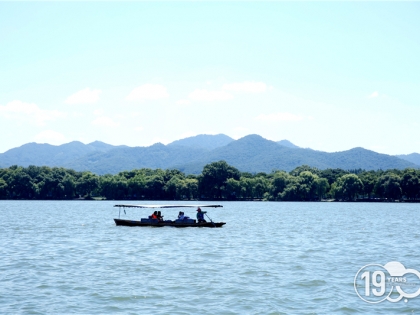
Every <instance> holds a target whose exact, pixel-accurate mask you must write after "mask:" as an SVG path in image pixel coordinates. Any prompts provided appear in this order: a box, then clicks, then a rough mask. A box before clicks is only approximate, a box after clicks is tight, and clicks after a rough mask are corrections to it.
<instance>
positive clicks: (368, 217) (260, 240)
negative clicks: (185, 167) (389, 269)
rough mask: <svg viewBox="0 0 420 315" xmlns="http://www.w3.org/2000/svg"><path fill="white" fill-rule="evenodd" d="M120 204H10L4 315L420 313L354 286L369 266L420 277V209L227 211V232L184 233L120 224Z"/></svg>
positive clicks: (4, 242)
mask: <svg viewBox="0 0 420 315" xmlns="http://www.w3.org/2000/svg"><path fill="white" fill-rule="evenodd" d="M116 203H118V202H115V201H113V202H109V201H51V202H49V201H1V202H0V213H1V218H2V222H1V225H0V241H1V247H0V313H1V314H116V313H117V314H118V313H120V314H359V313H365V314H419V313H420V296H419V297H415V298H409V299H402V300H401V301H399V302H396V303H392V302H389V301H387V300H385V301H383V302H381V303H377V304H370V303H367V302H365V301H363V300H362V299H361V298H360V297H359V296H358V295H357V294H356V292H355V289H354V277H355V275H356V273H357V272H358V270H359V269H360V268H362V267H363V266H364V265H367V264H379V265H385V264H386V263H388V262H391V261H398V262H401V263H402V264H403V265H404V266H405V267H406V268H409V269H416V270H419V271H420V249H419V246H420V229H419V224H420V211H419V210H420V205H419V204H391V203H381V204H375V203H371V204H369V203H297V202H296V203H287V202H283V203H275V202H272V203H269V202H222V203H221V204H222V205H223V206H224V208H221V209H220V208H219V209H211V210H209V212H208V215H209V216H210V217H211V218H212V219H213V220H214V221H223V222H227V224H226V225H225V226H224V227H223V228H220V229H210V228H184V229H177V228H171V227H164V228H150V227H120V226H115V224H114V221H113V218H115V217H118V209H117V208H113V205H114V204H116ZM124 203H129V202H127V201H125V202H124ZM133 203H136V202H133ZM137 203H142V204H144V203H162V204H167V202H137ZM183 203H185V202H183ZM195 203H196V202H195ZM193 204H194V203H193ZM149 212H150V213H151V212H152V211H149V209H128V210H127V215H122V216H121V218H129V219H139V218H140V217H146V216H147V215H148V214H150V213H149ZM177 212H178V210H177V209H173V210H165V211H163V215H165V219H172V218H175V216H176V214H177ZM185 213H186V214H187V215H188V214H189V215H191V216H192V215H195V211H194V210H188V209H187V210H186V211H185ZM397 296H398V295H397ZM405 300H407V301H405Z"/></svg>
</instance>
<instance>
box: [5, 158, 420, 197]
mask: <svg viewBox="0 0 420 315" xmlns="http://www.w3.org/2000/svg"><path fill="white" fill-rule="evenodd" d="M95 197H98V198H106V199H111V200H118V199H120V200H122V199H128V200H142V199H147V200H191V199H208V200H209V199H220V200H255V199H258V200H272V201H315V200H321V199H335V200H339V201H354V200H356V199H363V198H367V199H371V198H380V200H406V201H411V200H419V199H420V170H416V169H405V170H403V171H400V170H387V171H382V170H380V171H363V170H353V171H344V170H340V169H327V170H318V169H316V168H313V167H309V166H306V165H302V166H300V167H297V168H295V169H294V170H292V171H291V172H289V173H286V172H284V171H273V172H271V173H269V174H266V173H258V174H251V173H247V172H243V173H241V172H240V171H239V170H238V169H236V168H234V167H232V166H230V165H228V164H227V163H226V162H225V161H219V162H214V163H210V164H208V165H206V166H205V167H204V169H203V172H202V174H200V175H198V176H195V175H188V176H186V175H185V174H184V173H182V172H180V171H178V170H162V169H155V170H152V169H139V170H132V171H124V172H120V173H118V174H116V175H110V174H107V175H103V176H98V175H95V174H93V173H91V172H76V171H74V170H69V169H63V168H57V167H53V168H50V167H45V166H44V167H37V166H29V167H27V168H23V167H19V166H11V167H9V168H5V169H0V199H42V200H48V199H74V198H95Z"/></svg>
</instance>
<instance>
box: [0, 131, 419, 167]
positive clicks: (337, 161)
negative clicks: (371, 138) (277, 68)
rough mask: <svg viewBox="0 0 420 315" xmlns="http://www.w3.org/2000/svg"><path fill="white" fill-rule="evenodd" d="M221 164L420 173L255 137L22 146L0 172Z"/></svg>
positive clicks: (362, 153) (379, 159)
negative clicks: (142, 143)
mask: <svg viewBox="0 0 420 315" xmlns="http://www.w3.org/2000/svg"><path fill="white" fill-rule="evenodd" d="M220 160H225V161H226V162H227V163H228V164H230V165H232V166H235V167H236V168H238V169H239V170H241V171H243V172H244V171H246V172H252V173H257V172H271V171H273V170H285V171H291V170H292V169H294V168H296V167H298V166H301V165H304V164H306V165H309V166H312V167H317V168H319V169H326V168H341V169H344V170H348V169H359V168H360V169H366V170H377V169H384V170H385V169H393V168H396V169H404V168H407V167H411V168H420V154H418V153H413V154H410V155H399V156H391V155H387V154H380V153H377V152H374V151H370V150H366V149H364V148H353V149H350V150H347V151H342V152H333V153H328V152H322V151H317V150H313V149H309V148H305V149H304V148H300V147H298V146H296V145H294V144H293V143H291V142H290V141H288V140H281V141H278V142H275V141H271V140H267V139H264V138H263V137H261V136H259V135H248V136H245V137H243V138H241V139H238V140H234V139H232V138H230V137H228V136H226V135H224V134H219V135H198V136H194V137H189V138H185V139H181V140H177V141H174V142H172V143H170V144H168V145H163V144H162V143H156V144H154V145H151V146H149V147H128V146H113V145H110V144H106V143H104V142H100V141H95V142H92V143H89V144H83V143H82V142H78V141H73V142H70V143H66V144H63V145H59V146H54V145H50V144H37V143H27V144H24V145H22V146H20V147H18V148H13V149H10V150H8V151H6V152H4V153H2V154H0V167H1V168H5V167H9V166H11V165H20V166H25V167H26V166H29V165H37V166H50V167H54V166H56V167H65V168H71V169H74V170H77V171H91V172H93V173H96V174H100V175H101V174H107V173H109V174H116V173H118V172H120V171H124V170H132V169H139V168H153V169H154V168H162V169H168V168H174V169H179V170H181V171H183V172H185V173H186V174H199V173H201V172H202V170H203V167H204V166H205V165H206V164H208V163H211V162H214V161H220Z"/></svg>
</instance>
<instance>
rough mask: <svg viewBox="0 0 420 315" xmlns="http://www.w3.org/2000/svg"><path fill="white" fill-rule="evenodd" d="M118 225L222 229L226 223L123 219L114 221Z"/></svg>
mask: <svg viewBox="0 0 420 315" xmlns="http://www.w3.org/2000/svg"><path fill="white" fill-rule="evenodd" d="M114 221H115V224H116V225H123V226H152V227H164V226H172V227H179V228H183V227H209V228H215V227H222V226H223V225H225V224H226V223H225V222H201V223H181V222H174V221H162V222H157V223H149V222H141V221H134V220H122V219H114Z"/></svg>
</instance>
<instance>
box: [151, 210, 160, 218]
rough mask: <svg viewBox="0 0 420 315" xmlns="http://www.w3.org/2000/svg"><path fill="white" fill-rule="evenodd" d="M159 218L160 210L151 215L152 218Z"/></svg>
mask: <svg viewBox="0 0 420 315" xmlns="http://www.w3.org/2000/svg"><path fill="white" fill-rule="evenodd" d="M157 218H158V212H157V211H155V212H153V214H152V215H151V216H150V219H157Z"/></svg>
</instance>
